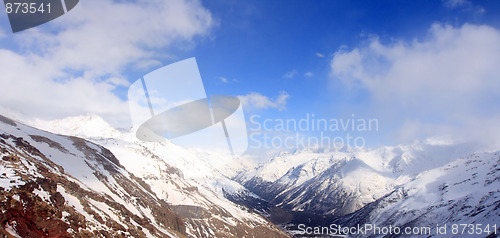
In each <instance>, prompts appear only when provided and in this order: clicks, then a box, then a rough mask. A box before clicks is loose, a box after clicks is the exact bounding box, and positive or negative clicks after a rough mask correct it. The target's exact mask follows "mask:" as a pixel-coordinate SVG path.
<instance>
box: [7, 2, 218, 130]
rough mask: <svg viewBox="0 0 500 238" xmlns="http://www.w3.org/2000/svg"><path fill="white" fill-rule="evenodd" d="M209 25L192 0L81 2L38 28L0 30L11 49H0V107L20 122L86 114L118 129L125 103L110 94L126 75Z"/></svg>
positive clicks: (186, 44) (154, 63)
mask: <svg viewBox="0 0 500 238" xmlns="http://www.w3.org/2000/svg"><path fill="white" fill-rule="evenodd" d="M216 24H217V23H216V22H215V21H214V19H213V18H212V15H211V13H210V12H209V11H208V10H206V9H205V8H204V7H203V6H202V5H201V4H200V2H199V1H196V0H172V1H161V0H148V1H145V0H137V1H112V0H102V1H99V2H93V1H81V2H80V3H79V4H78V5H77V7H75V9H73V10H72V11H71V12H70V13H68V14H66V15H65V16H63V17H60V18H58V19H56V20H54V21H52V22H51V23H48V24H46V25H43V26H42V27H36V28H32V29H30V30H27V31H24V32H20V33H17V34H6V33H3V40H6V38H9V39H7V40H9V41H10V44H12V45H14V47H10V48H9V49H7V48H3V47H2V48H0V72H1V76H0V83H1V84H2V94H1V95H0V104H1V105H4V107H10V108H11V109H14V110H18V111H20V112H22V113H23V114H24V115H26V116H27V117H40V118H44V119H53V118H59V117H65V116H70V115H79V114H84V113H87V112H91V113H97V114H99V115H101V116H103V117H105V119H106V120H107V121H110V122H112V123H114V124H115V125H120V124H125V123H127V121H128V105H127V104H126V101H125V100H124V99H122V98H119V97H118V96H116V93H115V92H114V91H115V90H117V88H119V87H124V86H128V84H129V83H128V81H129V80H135V79H126V78H124V74H125V71H127V70H130V69H134V70H149V69H151V68H152V67H159V66H160V65H161V63H160V60H161V59H166V58H172V57H174V56H172V55H170V54H169V52H170V49H171V48H172V47H175V48H176V49H182V48H185V49H188V48H190V47H192V46H194V44H195V41H196V38H197V37H203V36H206V35H208V34H210V30H211V29H212V28H213V27H214V25H216ZM2 31H4V32H6V30H5V29H3V30H0V32H2ZM0 35H2V33H0Z"/></svg>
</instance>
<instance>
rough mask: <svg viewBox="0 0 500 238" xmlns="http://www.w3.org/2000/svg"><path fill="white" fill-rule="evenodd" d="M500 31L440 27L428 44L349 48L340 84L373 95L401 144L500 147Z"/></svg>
mask: <svg viewBox="0 0 500 238" xmlns="http://www.w3.org/2000/svg"><path fill="white" fill-rule="evenodd" d="M498 65H500V31H499V30H497V29H495V28H492V27H489V26H483V25H471V24H465V25H463V26H461V27H453V26H450V25H442V24H434V25H432V26H431V27H430V29H429V31H428V34H427V36H426V37H425V38H424V39H420V40H417V39H415V40H413V41H409V42H406V41H396V42H393V43H391V44H383V43H381V42H380V40H379V39H378V38H371V39H369V40H368V44H366V45H364V46H361V47H357V48H354V49H352V50H345V49H341V50H339V51H337V52H336V53H335V54H334V57H333V59H332V60H331V62H330V66H331V76H332V80H340V81H341V82H343V83H344V85H346V86H348V87H356V88H363V89H365V90H368V92H369V94H370V97H371V98H372V99H373V102H374V104H373V105H374V108H375V109H376V111H377V112H378V113H379V116H380V117H381V118H380V120H381V122H382V120H386V121H391V122H395V123H397V124H399V125H400V127H399V129H398V131H397V132H396V135H397V136H398V137H399V139H401V140H408V139H412V138H413V139H414V138H419V137H420V138H421V137H427V136H441V135H451V136H454V137H455V138H467V139H472V140H481V141H482V142H487V143H497V144H498V143H499V142H500V137H499V136H498V135H500V126H499V124H498V121H500V108H499V107H498V101H499V100H500V97H499V96H498V95H499V94H498V92H499V91H500V81H499V80H498V75H500V67H498Z"/></svg>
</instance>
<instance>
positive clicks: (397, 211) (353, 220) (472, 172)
mask: <svg viewBox="0 0 500 238" xmlns="http://www.w3.org/2000/svg"><path fill="white" fill-rule="evenodd" d="M499 185H500V152H496V153H477V154H472V155H470V156H468V157H466V158H462V159H458V160H455V161H453V162H450V163H448V164H446V165H445V166H442V167H439V168H435V169H431V170H428V171H425V172H423V173H420V174H419V175H418V176H416V177H415V178H413V179H412V180H411V181H410V182H408V183H405V184H403V185H401V186H397V187H396V188H395V189H394V190H392V191H391V192H389V193H387V194H386V195H384V196H383V197H381V198H380V199H377V200H376V201H374V202H372V203H370V204H368V205H366V206H365V207H363V208H362V209H360V210H358V211H356V212H354V213H352V214H350V215H348V216H346V217H342V218H341V219H339V220H337V221H335V222H336V223H339V224H342V225H343V226H347V227H353V226H357V225H358V224H360V225H363V224H366V223H370V224H373V225H374V226H378V227H389V225H391V226H393V227H399V228H400V229H401V234H400V235H397V234H394V235H393V237H396V236H401V237H487V236H488V237H498V236H500V186H499ZM463 224H466V226H464V225H463ZM445 225H446V226H447V227H446V229H445V228H444V226H445ZM406 227H409V228H412V229H413V228H415V227H417V228H418V229H420V230H421V231H425V232H427V231H430V232H428V233H424V232H422V233H423V234H418V235H417V234H415V233H413V234H404V233H405V230H404V229H405V228H406ZM421 228H426V229H427V228H428V229H427V231H426V230H424V229H421ZM438 229H440V230H441V232H440V233H439V231H438ZM443 231H446V233H444V232H443ZM438 234H439V235H438ZM495 234H496V235H495ZM379 236H380V234H377V233H375V232H374V231H369V232H367V233H366V234H363V235H356V236H355V237H379ZM389 237H390V236H389Z"/></svg>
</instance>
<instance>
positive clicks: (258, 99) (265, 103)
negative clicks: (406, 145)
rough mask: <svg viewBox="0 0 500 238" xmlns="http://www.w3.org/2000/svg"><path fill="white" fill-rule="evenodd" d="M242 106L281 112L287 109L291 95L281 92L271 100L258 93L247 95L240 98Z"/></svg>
mask: <svg viewBox="0 0 500 238" xmlns="http://www.w3.org/2000/svg"><path fill="white" fill-rule="evenodd" d="M238 98H239V99H240V101H241V103H242V105H243V106H244V108H246V109H268V108H274V109H277V110H279V111H283V110H285V109H286V103H287V100H288V98H290V95H289V94H288V93H287V92H285V91H281V92H280V93H279V95H278V96H277V97H275V98H269V97H267V96H264V95H262V94H260V93H257V92H252V93H249V94H247V95H242V96H238Z"/></svg>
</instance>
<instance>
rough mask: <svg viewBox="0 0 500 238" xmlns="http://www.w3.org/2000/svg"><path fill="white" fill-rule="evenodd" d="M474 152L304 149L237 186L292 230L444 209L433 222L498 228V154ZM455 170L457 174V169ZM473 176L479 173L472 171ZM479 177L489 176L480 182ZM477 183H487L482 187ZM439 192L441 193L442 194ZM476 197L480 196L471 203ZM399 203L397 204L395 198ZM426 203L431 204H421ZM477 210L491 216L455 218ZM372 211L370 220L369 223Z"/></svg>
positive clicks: (467, 148) (459, 148)
mask: <svg viewBox="0 0 500 238" xmlns="http://www.w3.org/2000/svg"><path fill="white" fill-rule="evenodd" d="M476 149H477V148H476V147H475V146H474V145H472V144H468V143H454V142H451V141H449V140H445V139H429V140H426V141H423V142H415V143H412V144H406V145H399V146H385V147H381V148H378V149H347V150H346V149H344V150H341V151H325V150H321V149H305V150H297V151H294V152H281V153H279V154H277V155H276V156H273V157H271V158H270V159H269V160H268V161H267V162H266V163H262V164H260V165H259V166H257V167H256V168H255V169H254V170H251V171H248V172H242V173H240V174H239V175H238V176H236V178H235V179H236V180H237V181H239V182H240V183H242V184H243V185H245V187H247V188H249V189H250V190H251V191H253V192H255V193H256V194H258V195H259V196H261V197H262V198H264V199H266V200H267V201H268V202H269V203H270V204H271V205H277V206H278V207H280V208H283V209H284V210H285V211H288V214H285V215H282V216H281V217H280V219H275V220H274V221H277V222H281V223H285V224H288V226H289V229H291V230H294V229H297V227H296V225H297V224H298V223H306V224H310V225H315V224H316V225H318V224H323V225H328V224H331V222H332V220H336V221H338V222H339V223H341V224H347V225H357V224H363V223H374V222H375V223H377V224H381V225H387V226H388V225H391V224H392V225H393V226H394V224H406V223H408V222H409V221H411V220H412V219H416V218H417V217H414V215H415V214H420V215H422V214H425V213H426V211H428V210H429V209H430V208H434V207H435V206H441V207H444V205H443V204H445V205H446V209H448V212H446V213H444V212H443V210H446V209H444V208H443V209H442V210H439V211H438V210H436V214H438V213H439V214H440V215H441V216H442V217H443V218H442V219H441V220H434V221H436V222H440V223H441V224H442V223H443V222H446V221H447V222H452V221H456V222H459V221H467V222H475V223H477V222H483V223H484V222H486V221H489V222H490V223H493V224H495V222H496V223H498V221H499V220H498V218H499V216H500V209H499V208H500V207H499V204H498V194H497V193H498V191H499V189H500V177H498V165H497V163H498V162H497V160H498V155H496V154H482V155H474V156H469V157H466V156H467V155H468V154H470V153H471V151H474V150H476ZM476 156H480V158H481V159H479V160H478V159H477V158H476ZM462 164H463V165H462ZM457 166H458V167H459V168H455V167H457ZM450 168H454V169H450ZM467 168H469V170H467ZM474 170H475V171H476V172H471V171H474ZM479 173H481V174H488V175H489V176H478V174H479ZM460 181H468V182H466V183H463V184H462V185H460V186H454V185H453V184H460ZM450 183H451V184H450ZM429 184H430V185H429ZM478 184H481V185H482V184H484V187H482V186H481V187H479V186H478ZM431 185H432V186H431ZM486 185H487V186H486ZM469 186H470V187H471V189H469V188H468V187H469ZM437 187H442V188H441V189H442V190H439V189H437ZM443 189H444V190H443ZM435 190H436V191H435ZM402 191H412V192H410V193H408V192H405V194H406V195H405V196H411V194H415V195H414V196H415V197H414V198H412V199H410V200H407V198H406V197H405V198H402V197H401V196H400V195H401V193H402ZM442 191H447V192H442ZM471 191H473V192H474V193H475V194H476V195H473V196H472V195H471V196H472V197H470V196H469V197H467V194H469V193H470V192H471ZM438 192H440V193H447V195H442V194H440V193H438ZM452 194H453V195H452ZM395 196H396V197H397V196H400V197H397V199H395V198H394V197H395ZM425 197H429V198H428V199H423V198H425ZM389 201H390V202H389ZM382 203H384V204H387V203H390V204H391V208H392V210H391V209H389V208H388V205H385V206H382V207H379V206H381V205H379V204H382ZM393 203H396V204H393ZM457 203H460V206H459V205H458V204H457ZM374 204H376V205H374ZM404 206H408V207H404ZM463 206H468V207H470V209H469V210H470V211H468V213H467V212H465V211H463V209H462V207H463ZM383 208H385V209H386V210H384V209H383ZM402 208H404V209H405V210H403V209H402ZM473 208H474V209H476V210H478V209H479V210H480V209H481V208H489V209H490V210H489V211H487V212H484V213H481V214H476V215H477V217H473V218H471V219H466V220H460V219H459V218H455V217H456V216H463V215H464V214H466V213H467V214H469V215H470V214H474V212H473V210H474V209H473ZM387 209H389V210H387ZM367 210H369V211H370V213H369V215H370V216H367V214H366V213H367ZM405 211H408V212H405ZM353 212H354V213H353ZM398 212H401V213H398ZM349 214H351V215H349ZM401 214H403V215H401ZM396 215H397V216H396ZM345 216H349V219H348V218H346V217H345ZM395 217H398V218H395ZM445 218H446V219H445ZM384 219H385V220H384ZM398 219H399V220H398ZM420 219H421V221H427V222H428V223H425V222H422V224H432V221H428V220H426V219H424V218H423V217H422V218H420ZM347 220H349V222H347ZM354 221H355V222H354ZM396 221H397V222H396ZM405 222H406V223H405ZM408 224H410V223H408ZM408 224H407V225H408ZM411 224H413V223H411ZM499 225H500V224H499Z"/></svg>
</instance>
